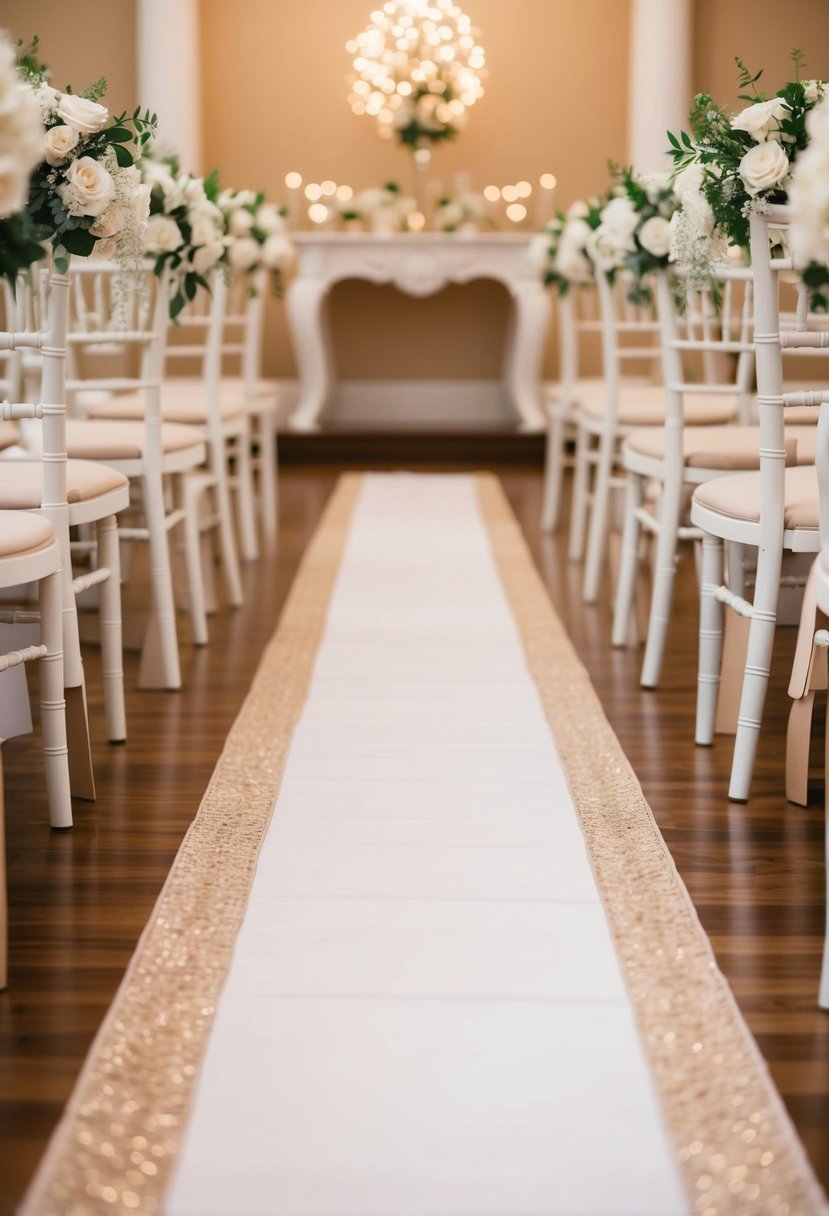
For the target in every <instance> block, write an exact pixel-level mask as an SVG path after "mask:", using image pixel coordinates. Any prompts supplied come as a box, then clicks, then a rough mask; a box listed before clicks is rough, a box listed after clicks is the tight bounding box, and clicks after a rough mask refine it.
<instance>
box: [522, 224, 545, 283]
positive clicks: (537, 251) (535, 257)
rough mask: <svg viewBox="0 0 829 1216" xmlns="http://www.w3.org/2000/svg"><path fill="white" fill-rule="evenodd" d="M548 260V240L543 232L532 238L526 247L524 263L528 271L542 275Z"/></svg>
mask: <svg viewBox="0 0 829 1216" xmlns="http://www.w3.org/2000/svg"><path fill="white" fill-rule="evenodd" d="M549 259H550V240H549V238H548V237H547V236H545V234H544V233H543V232H539V233H538V235H537V236H534V237H533V239H532V240H531V241H530V243H529V245H528V247H527V255H526V261H527V265H528V266H529V268H530V270H532V271H534V272H535V273H536V274H544V272H545V270H546V269H547V264H548V262H549Z"/></svg>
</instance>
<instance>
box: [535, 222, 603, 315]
mask: <svg viewBox="0 0 829 1216" xmlns="http://www.w3.org/2000/svg"><path fill="white" fill-rule="evenodd" d="M603 205H604V200H602V199H598V198H591V199H590V200H589V201H588V202H583V201H582V200H581V199H577V200H576V202H574V203H572V204H571V206H570V208H569V209H568V210H567V211H557V212H556V214H555V216H554V217H553V219H551V220H550V222H549V224H547V226H546V228H545V230H544V233H543V234H542V239H543V240H544V243H545V248H546V260H545V265H544V270H545V275H544V281H545V283H547V284H548V285H550V284H551V285H553V286H554V287H556V288H557V289H558V292H559V295H562V296H565V295H567V292H568V291H569V290H570V288H571V287H572V286H573V285H576V286H583V285H584V284H586V283H592V282H593V276H594V266H593V262H592V261H591V259H590V257H589V255H588V253H587V247H588V244H589V243H590V241H591V239H592V237H593V233H594V232H595V230H596V229H597V228H598V226H599V223H600V221H601V212H602V206H603ZM539 248H540V243H539Z"/></svg>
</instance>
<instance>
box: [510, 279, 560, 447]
mask: <svg viewBox="0 0 829 1216" xmlns="http://www.w3.org/2000/svg"><path fill="white" fill-rule="evenodd" d="M513 299H514V307H515V323H514V326H512V327H511V331H510V339H511V340H510V342H509V345H508V348H507V352H506V357H505V360H504V378H505V380H506V388H507V393H508V395H509V399H510V401H511V402H512V405H513V407H514V409H515V410H516V412H517V413H518V415H519V417H520V419H521V426H520V429H521V430H522V431H540V430H543V428H544V415H543V413H542V410H541V363H542V359H543V357H544V345H545V343H546V340H547V331H548V328H549V324H550V297H549V293H548V292H547V290H546V289H545V288H544V286H543V285H542V284H541V282H540V281H537V280H535V279H527V280H526V281H523V282H520V283H518V284H516V287H515V290H514V293H513Z"/></svg>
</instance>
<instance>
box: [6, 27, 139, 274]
mask: <svg viewBox="0 0 829 1216" xmlns="http://www.w3.org/2000/svg"><path fill="white" fill-rule="evenodd" d="M36 50H37V41H36V40H35V41H34V42H33V43H32V44H31V45H30V46H29V47H28V48H26V49H25V50H24V51H22V53H21V55H20V59H19V64H20V73H21V76H22V78H23V79H24V80H25V81H27V83H28V84H29V85H30V86H31V87H32V89H33V90H34V97H35V99H36V102H37V104H38V106H39V107H40V115H41V121H42V124H43V143H44V148H45V159H44V160H43V161H42V163H41V164H39V165H38V166H37V167H36V168H35V170H34V173H33V174H32V177H31V182H30V188H29V201H28V206H27V211H28V215H29V220H30V223H31V232H32V235H33V236H35V237H36V238H37V239H42V240H48V241H49V242H50V243H51V245H52V248H53V250H54V265H55V267H56V269H58V270H65V269H66V267H67V266H68V264H69V255H70V254H75V255H76V256H78V257H90V256H93V257H106V258H112V257H114V258H117V259H118V260H119V261H120V262H122V263H124V264H132V265H135V264H137V263H138V262H139V261H140V259H141V257H142V253H143V241H144V230H145V227H146V221H147V215H148V211H149V192H148V191H147V190H145V189H143V188H142V185H141V179H140V175H139V173H138V169H137V168H136V164H137V162H138V161H140V158H141V154H142V151H143V149H144V147H145V146H146V145H147V143H148V142H149V140H150V139H151V138H152V137H153V135H154V133H155V128H156V116H155V115H154V114H150V113H149V111H145V112H144V113H142V112H141V110H140V107H139V108H137V109H136V110H135V111H134V112H133V114H132V115H131V116H129V117H128V116H127V114H126V113H123V114H119V115H117V116H115V117H113V116H112V115H111V114H110V112H109V110H108V109H107V108H106V106H104V105H101V102H100V98H101V97H102V96H103V95H104V93H105V91H106V80H105V79H104V78H103V77H102V78H101V79H100V80H98V81H96V82H95V84H93V85H92V86H91V87H90V88H88V89H87V90H86V91H85V92H83V93H80V94H76V93H73V92H72V91H71V89H69V88H67V89H66V90H65V91H63V92H61V91H60V90H58V89H55V88H52V86H51V85H50V84H49V83H48V80H49V72H48V70H47V68H46V67H45V66H44V65H42V64H40V63H39V62H38V61H37V59H36Z"/></svg>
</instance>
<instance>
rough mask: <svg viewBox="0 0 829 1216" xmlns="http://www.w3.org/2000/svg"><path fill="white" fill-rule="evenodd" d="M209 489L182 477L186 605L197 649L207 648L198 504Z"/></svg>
mask: <svg viewBox="0 0 829 1216" xmlns="http://www.w3.org/2000/svg"><path fill="white" fill-rule="evenodd" d="M207 488H208V486H207V485H206V484H205V483H204V481H203V480H202V479H200V478H199V476H198V475H196V477H195V478H194V477H182V478H181V479H180V482H179V487H178V495H179V501H180V503H181V508H182V512H183V514H184V523H183V524H182V534H183V540H182V544H181V552H182V557H183V558H184V569H185V574H186V577H187V604H188V608H189V611H190V629H191V632H192V635H193V645H194V646H206V645H207V641H208V633H207V602H206V599H205V592H204V571H203V568H202V560H201V557H202V554H201V548H202V545H201V529H200V528H199V505H200V500H201V497H202V494H203V493H204V491H205V490H206V489H207Z"/></svg>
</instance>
